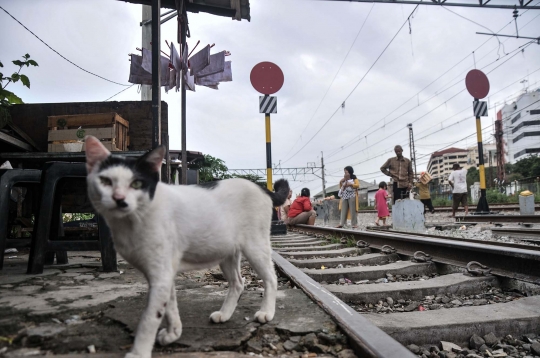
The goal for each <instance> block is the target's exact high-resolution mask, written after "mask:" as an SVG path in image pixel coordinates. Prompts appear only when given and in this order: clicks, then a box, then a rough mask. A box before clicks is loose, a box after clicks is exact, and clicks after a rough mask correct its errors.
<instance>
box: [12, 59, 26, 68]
mask: <svg viewBox="0 0 540 358" xmlns="http://www.w3.org/2000/svg"><path fill="white" fill-rule="evenodd" d="M11 62H13V64H14V65H15V66H21V67H22V66H24V62H22V61H19V60H15V61H11Z"/></svg>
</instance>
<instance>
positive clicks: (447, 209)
mask: <svg viewBox="0 0 540 358" xmlns="http://www.w3.org/2000/svg"><path fill="white" fill-rule="evenodd" d="M489 208H490V209H493V210H508V211H511V210H514V211H518V210H519V205H491V204H490V205H489ZM464 210H465V209H463V208H459V209H458V211H460V212H461V211H464ZM534 210H535V211H540V205H535V207H534ZM450 211H452V207H451V206H436V207H435V212H450ZM475 211H476V209H474V208H469V212H471V213H473V212H475ZM376 212H377V210H371V209H367V210H358V213H360V214H362V213H376ZM390 212H392V209H390Z"/></svg>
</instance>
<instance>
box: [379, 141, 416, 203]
mask: <svg viewBox="0 0 540 358" xmlns="http://www.w3.org/2000/svg"><path fill="white" fill-rule="evenodd" d="M394 152H395V153H396V156H395V157H392V158H389V159H388V160H387V161H386V163H384V164H383V166H382V167H381V172H383V174H385V175H388V176H389V177H391V178H392V179H393V181H394V184H393V188H392V204H395V202H396V200H398V199H405V198H407V197H408V196H409V190H411V188H412V184H413V177H414V173H413V168H412V162H411V160H410V159H408V158H405V157H404V156H403V148H401V146H400V145H396V146H395V147H394Z"/></svg>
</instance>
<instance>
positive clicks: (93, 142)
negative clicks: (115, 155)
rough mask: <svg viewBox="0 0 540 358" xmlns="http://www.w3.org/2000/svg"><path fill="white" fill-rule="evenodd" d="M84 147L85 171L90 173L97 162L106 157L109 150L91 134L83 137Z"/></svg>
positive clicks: (109, 153)
mask: <svg viewBox="0 0 540 358" xmlns="http://www.w3.org/2000/svg"><path fill="white" fill-rule="evenodd" d="M84 142H85V147H86V171H87V172H88V173H90V172H91V171H92V169H93V168H94V166H95V165H96V164H97V163H100V162H102V161H104V160H105V159H107V158H108V157H109V155H111V152H109V150H108V149H107V148H105V146H104V145H103V144H101V142H100V141H99V139H97V138H96V137H93V136H91V135H88V136H86V138H84Z"/></svg>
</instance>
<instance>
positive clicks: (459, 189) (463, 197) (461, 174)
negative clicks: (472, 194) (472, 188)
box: [448, 163, 469, 217]
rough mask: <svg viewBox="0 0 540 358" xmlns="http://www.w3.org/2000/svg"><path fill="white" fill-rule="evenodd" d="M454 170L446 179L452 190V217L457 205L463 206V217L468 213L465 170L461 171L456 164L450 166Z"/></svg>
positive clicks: (454, 214)
mask: <svg viewBox="0 0 540 358" xmlns="http://www.w3.org/2000/svg"><path fill="white" fill-rule="evenodd" d="M452 169H453V170H454V171H453V172H452V173H450V176H449V177H448V183H449V184H450V186H451V187H452V188H453V190H452V199H453V204H452V217H455V216H456V210H457V209H458V208H459V204H460V203H461V204H463V207H464V208H465V215H467V214H468V213H469V206H468V202H467V200H468V198H467V170H466V169H462V168H461V167H460V166H459V164H458V163H454V165H453V166H452Z"/></svg>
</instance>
